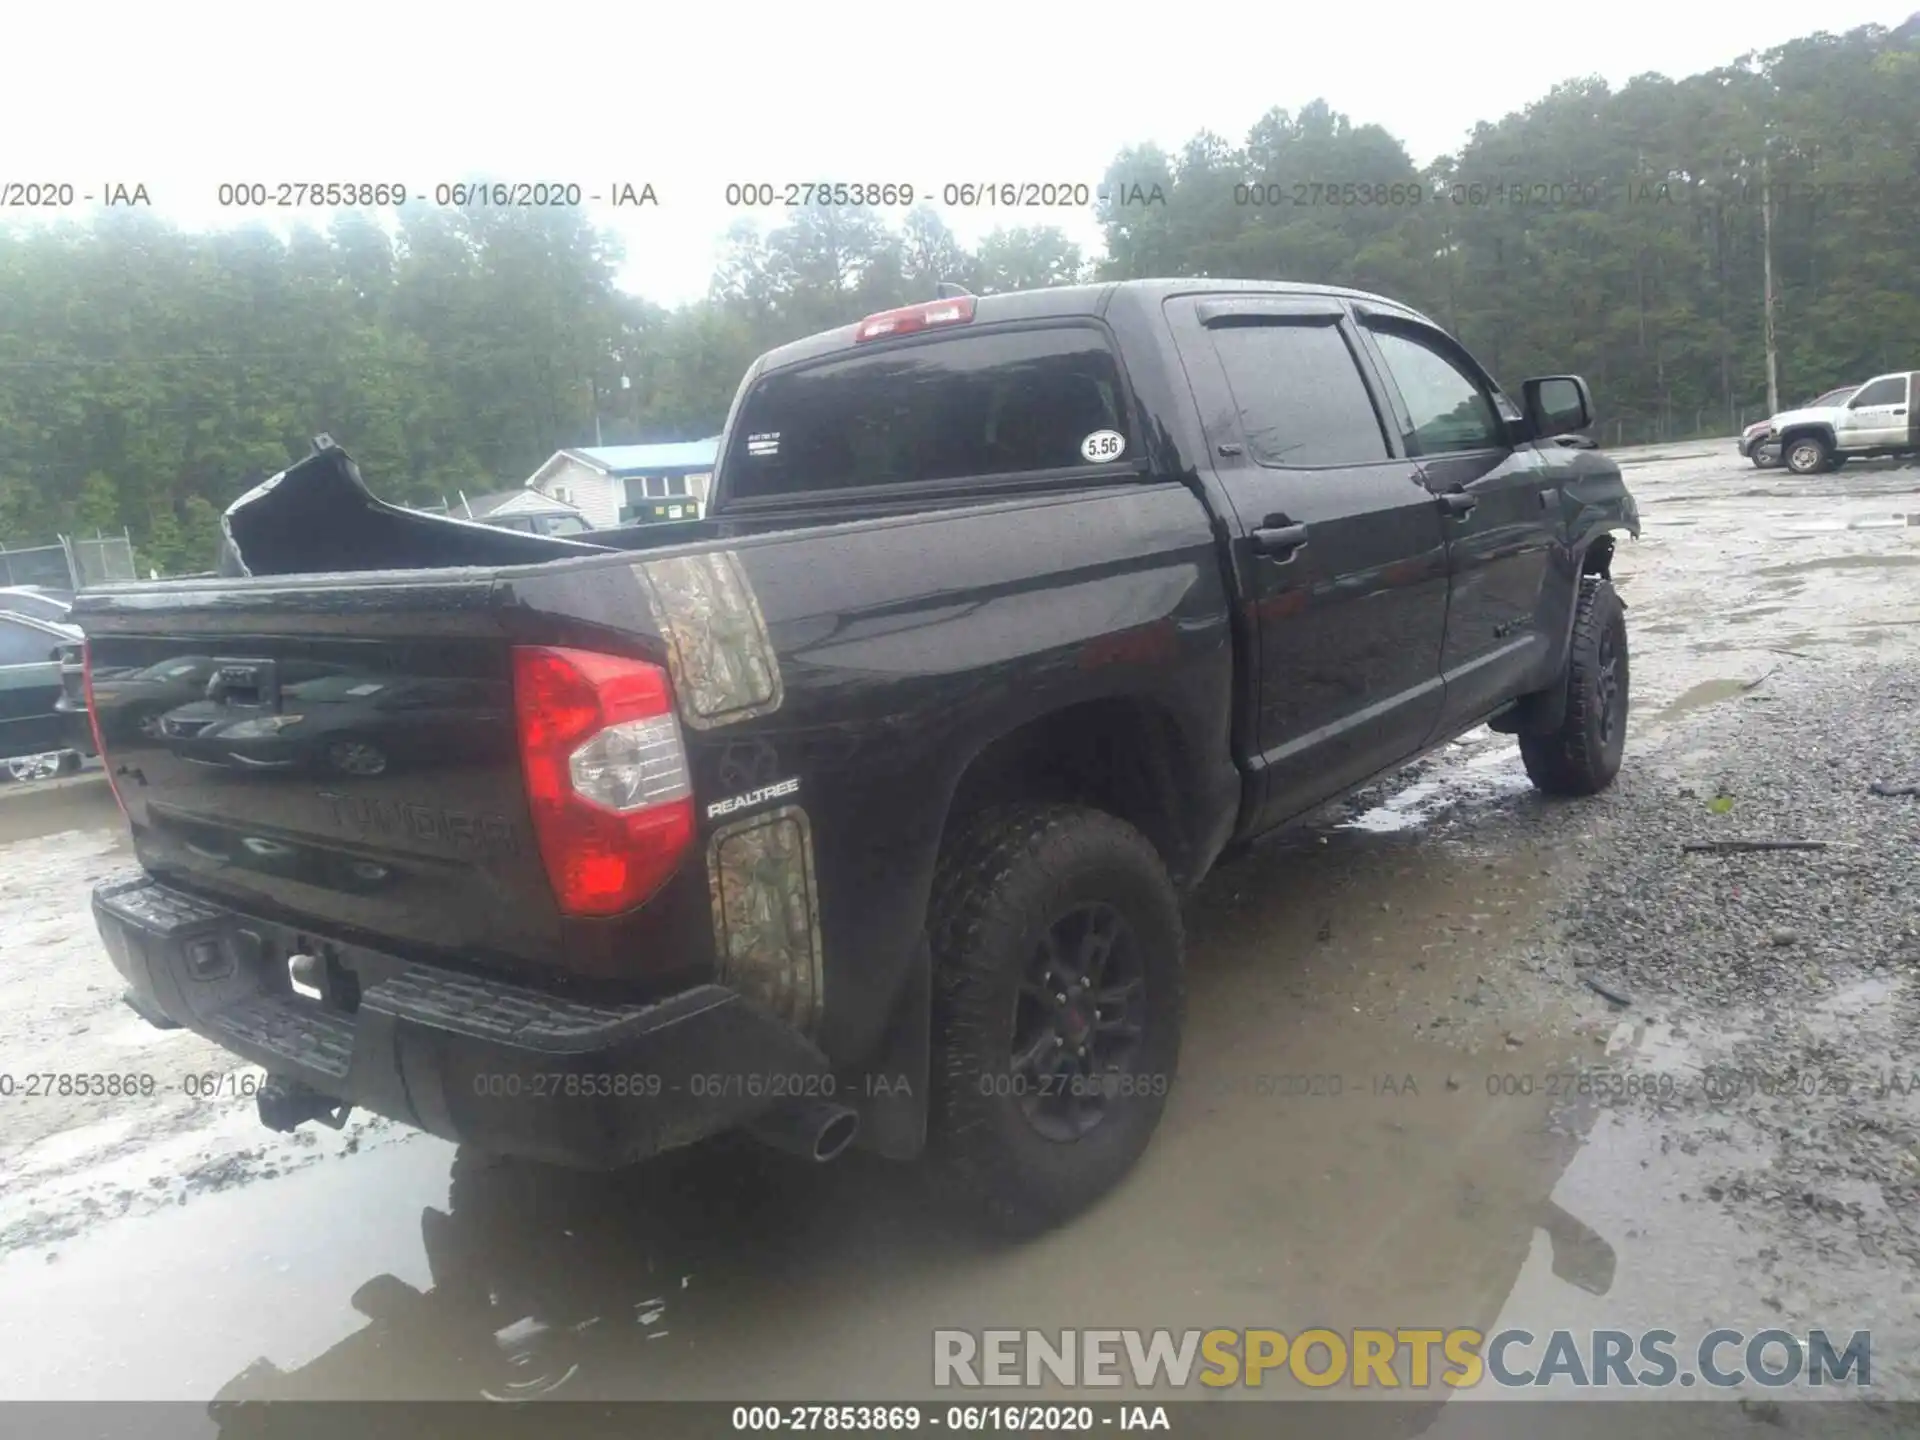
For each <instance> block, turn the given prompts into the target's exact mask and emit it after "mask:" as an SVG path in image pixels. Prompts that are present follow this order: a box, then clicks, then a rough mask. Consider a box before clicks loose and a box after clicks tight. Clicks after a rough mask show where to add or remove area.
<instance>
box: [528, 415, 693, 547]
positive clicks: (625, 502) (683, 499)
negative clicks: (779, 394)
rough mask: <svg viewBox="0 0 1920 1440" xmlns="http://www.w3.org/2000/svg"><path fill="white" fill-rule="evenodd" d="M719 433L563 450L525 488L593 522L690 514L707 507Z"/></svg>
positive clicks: (618, 522) (606, 525)
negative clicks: (701, 437)
mask: <svg viewBox="0 0 1920 1440" xmlns="http://www.w3.org/2000/svg"><path fill="white" fill-rule="evenodd" d="M719 454H720V437H719V436H717V435H715V436H713V437H712V438H711V439H707V440H690V441H687V442H685V443H684V444H677V445H598V446H592V447H588V448H583V449H579V450H562V451H560V452H558V453H557V454H556V455H554V457H553V458H552V459H551V460H549V461H547V463H546V464H544V465H542V466H541V467H540V468H539V469H538V470H536V471H534V472H533V476H532V478H531V479H529V480H528V481H527V488H528V489H530V490H536V491H538V492H539V493H540V494H542V495H545V496H547V497H549V498H550V499H553V500H558V501H559V502H560V503H561V504H563V505H571V506H573V507H575V508H576V509H577V510H579V511H580V513H581V514H583V515H585V516H586V517H587V519H588V520H589V521H591V522H592V523H593V525H594V526H595V527H596V528H600V529H606V528H610V527H612V526H615V525H635V524H641V523H644V522H649V521H660V520H693V519H697V518H699V516H701V515H702V514H704V513H705V512H706V505H707V492H708V488H709V487H710V486H711V485H712V483H713V466H714V461H715V460H716V458H717V457H718V456H719Z"/></svg>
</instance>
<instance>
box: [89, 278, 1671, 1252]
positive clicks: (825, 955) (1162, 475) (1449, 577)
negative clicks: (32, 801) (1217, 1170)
mask: <svg viewBox="0 0 1920 1440" xmlns="http://www.w3.org/2000/svg"><path fill="white" fill-rule="evenodd" d="M1519 396H1520V399H1519V402H1518V403H1517V404H1516V403H1515V402H1514V401H1512V400H1510V399H1509V398H1508V397H1507V396H1506V395H1505V394H1503V393H1502V392H1501V391H1500V389H1499V388H1498V387H1496V386H1495V384H1494V383H1493V381H1492V380H1491V379H1489V378H1488V376H1487V374H1486V372H1485V371H1483V370H1482V369H1481V368H1480V366H1479V365H1478V364H1476V363H1475V361H1474V360H1473V359H1472V358H1471V357H1470V356H1469V355H1468V354H1467V353H1466V352H1465V351H1464V350H1463V349H1462V348H1461V347H1460V346H1459V345H1458V344H1457V343H1456V342H1454V341H1453V340H1452V339H1450V338H1449V337H1448V336H1447V335H1446V334H1444V333H1443V332H1442V331H1441V330H1440V329H1439V328H1437V327H1436V326H1435V325H1434V324H1433V323H1432V322H1430V321H1429V320H1427V319H1425V318H1424V317H1422V316H1421V315H1419V314H1417V313H1415V312H1413V311H1411V310H1409V309H1407V308H1406V307H1404V306H1402V305H1399V304H1396V303H1394V302H1392V301H1389V300H1385V299H1381V298H1379V297H1376V296H1372V295H1366V294H1360V293H1356V292H1352V291H1345V290H1332V289H1325V288H1319V287H1311V286H1301V285H1288V284H1279V283H1238V282H1231V281H1220V280H1206V281H1193V280H1186V281H1173V280H1160V281H1130V282H1125V283H1119V284H1106V285H1098V286H1086V287H1077V288H1063V289H1056V290H1047V291H1039V292H1031V293H1021V294H1009V295H996V296H991V297H987V298H980V299H976V298H974V297H972V296H966V295H955V296H948V297H947V298H944V299H941V300H939V301H935V302H932V303H930V304H924V305H917V306H912V307H908V308H906V309H903V310H898V311H889V312H886V313H884V314H880V315H875V316H872V317H869V318H868V319H866V320H864V321H862V322H861V323H859V324H857V325H850V326H847V327H845V328H843V329H839V330H835V331H832V332H830V333H827V334H822V335H817V336H814V337H812V338H810V339H806V340H802V341H799V342H797V343H795V344H792V345H788V346H785V347H783V348H781V349H779V350H776V351H774V352H772V353H771V354H768V355H766V356H764V357H762V358H761V359H760V360H759V361H757V362H756V363H755V364H754V365H753V367H752V369H751V370H750V371H749V372H748V374H747V375H746V377H745V379H744V381H743V382H742V384H741V386H740V389H739V392H738V394H737V396H736V397H735V400H734V403H733V407H732V412H731V414H730V415H729V417H728V421H727V426H726V432H725V440H724V443H723V446H722V453H721V457H720V461H719V465H718V468H717V471H716V474H715V477H714V491H713V503H712V506H711V508H710V511H709V513H708V514H707V515H706V516H705V517H703V518H701V519H699V520H696V521H691V522H686V523H681V524H666V525H649V526H644V527H633V528H628V529H624V530H611V531H596V532H593V534H592V535H591V536H589V537H585V538H581V539H563V538H559V537H542V536H533V535H520V534H516V533H514V532H510V531H502V530H497V529H489V528H486V527H483V526H478V525H472V524H465V523H462V522H459V521H454V520H448V519H444V518H440V517H434V516H426V515H421V514H417V513H414V512H411V511H406V510H402V509H400V508H398V507H394V506H389V505H386V504H384V503H382V502H380V501H378V500H376V499H375V498H374V497H373V496H372V495H371V494H370V493H369V491H368V490H367V488H366V486H365V485H364V483H363V482H362V481H361V479H360V476H359V473H358V471H357V470H356V468H355V467H354V466H353V464H352V463H351V461H350V460H349V459H348V457H347V456H346V454H345V453H344V452H343V451H341V450H339V449H338V448H334V447H332V445H331V443H330V442H324V441H323V442H321V443H320V444H319V445H318V446H317V448H316V452H315V453H314V454H313V455H312V456H311V457H310V458H308V459H307V460H304V461H302V462H301V463H299V464H297V465H295V466H293V467H292V468H291V469H289V470H287V471H285V472H283V473H282V474H281V475H279V476H276V477H275V478H274V479H272V480H270V481H268V482H266V484H264V485H262V486H260V487H258V488H257V489H256V490H254V491H252V492H250V493H249V494H248V495H246V496H243V497H242V498H241V499H240V500H238V501H236V502H235V503H234V505H233V507H232V508H231V509H230V510H229V511H228V513H227V516H226V519H225V530H226V541H225V554H224V557H223V561H222V565H221V574H220V575H219V576H218V577H217V578H212V579H199V580H190V581H184V582H173V583H165V584H137V585H125V586H118V587H108V588H102V589H99V590H91V591H88V592H87V593H86V594H85V595H83V596H82V597H81V599H80V601H79V604H78V606H77V607H76V612H75V613H76V619H77V620H78V622H79V623H80V624H81V625H82V626H83V627H84V629H85V631H86V634H87V637H88V659H87V674H86V683H87V687H88V699H89V707H90V712H91V714H92V717H93V721H94V724H95V726H96V730H97V740H98V744H99V748H100V750H101V752H102V754H103V756H104V758H105V761H106V765H107V769H108V773H109V775H110V776H111V778H112V780H113V783H114V786H115V789H116V793H117V794H118V796H119V798H120V801H121V803H122V805H123V807H124V809H125V811H126V813H127V817H128V819H129V821H130V822H131V824H132V829H133V839H134V843H135V848H136V850H137V853H138V856H139V860H140V863H141V870H140V872H139V873H137V874H134V875H131V876H129V877H127V878H125V879H122V880H118V881H115V882H113V883H109V884H106V885H104V886H102V887H101V888H100V889H99V890H98V891H97V892H96V893H95V896H94V910H95V914H96V917H97V919H98V922H99V926H100V930H101V934H102V936H103V937H104V939H105V942H106V946H107V949H108V951H109V953H110V954H111V956H112V959H113V962H114V964H115V965H116V966H117V967H118V968H119V970H120V971H121V973H122V974H123V975H124V976H125V977H126V979H127V982H128V984H129V987H130V997H129V998H130V1000H132V1002H133V1003H134V1004H135V1006H136V1008H138V1009H139V1010H141V1012H142V1013H143V1014H146V1015H147V1016H148V1017H149V1018H151V1019H154V1020H155V1021H156V1022H157V1023H171V1024H181V1025H186V1026H188V1027H190V1028H192V1029H194V1030H196V1031H198V1032H200V1033H201V1034H204V1035H207V1036H209V1037H211V1038H213V1039H214V1040H216V1041H217V1042H219V1043H220V1044H222V1045H224V1046H225V1047H227V1048H228V1049H229V1050H231V1051H233V1052H234V1053H236V1054H237V1055H240V1056H243V1057H245V1058H246V1059H248V1060H250V1061H253V1062H256V1063H258V1064H259V1065H262V1066H264V1067H265V1068H266V1070H267V1071H268V1072H269V1079H268V1081H267V1082H266V1084H265V1086H264V1087H263V1089H262V1092H261V1096H260V1110H261V1116H262V1118H263V1119H264V1120H265V1121H266V1122H267V1123H268V1124H270V1125H273V1126H275V1127H277V1128H291V1127H292V1126H294V1125H297V1124H299V1123H302V1122H303V1121H305V1120H309V1119H319V1120H321V1121H323V1122H325V1123H334V1124H337V1123H339V1122H340V1120H341V1119H342V1118H343V1117H344V1115H345V1113H346V1110H347V1108H348V1107H349V1106H351V1105H358V1106H363V1107H366V1108H368V1109H370V1110H373V1111H376V1112H379V1113H381V1114H384V1115H388V1116H392V1117H396V1118H398V1119H400V1120H403V1121H405V1122H407V1123H409V1124H411V1125H414V1126H418V1127H420V1128H423V1129H425V1130H428V1131H431V1132H433V1133H435V1134H438V1135H442V1136H446V1137H449V1138H452V1139H456V1140H459V1141H463V1142H469V1143H471V1144H473V1145H476V1146H478V1147H481V1148H483V1149H488V1150H493V1151H498V1152H502V1153H507V1154H516V1155H521V1156H525V1157H531V1158H537V1159H542V1160H547V1161H553V1162H558V1163H563V1164H572V1165H581V1166H589V1167H611V1166H617V1165H623V1164H627V1163H630V1162H633V1161H637V1160H640V1159H643V1158H645V1157H647V1156H649V1155H651V1154H654V1153H656V1152H658V1151H660V1150H663V1149H666V1148H670V1147H675V1146H680V1145H685V1144H689V1143H692V1142H695V1141H697V1140H700V1139H702V1138H703V1137H706V1136H709V1135H714V1134H717V1133H720V1132H729V1131H739V1130H746V1131H748V1132H750V1133H752V1134H755V1135H757V1136H759V1137H760V1138H762V1139H765V1140H767V1141H769V1142H770V1143H773V1144H776V1145H780V1146H784V1147H786V1148H788V1149H791V1150H795V1151H798V1152H800V1153H802V1154H805V1155H809V1156H811V1157H813V1158H815V1159H827V1158H831V1157H832V1156H833V1155H835V1154H837V1153H839V1152H840V1151H841V1150H842V1149H844V1148H845V1147H846V1146H847V1145H848V1144H849V1143H855V1142H858V1143H860V1144H863V1145H864V1146H866V1147H868V1148H870V1149H872V1150H875V1151H877V1152H879V1153H881V1154H884V1155H887V1156H891V1157H896V1158H902V1159H906V1158H912V1157H916V1156H918V1155H920V1154H922V1153H923V1152H927V1153H928V1154H929V1156H930V1158H932V1159H933V1160H934V1161H935V1162H936V1163H938V1164H939V1165H941V1166H943V1167H944V1173H945V1176H946V1177H947V1178H949V1179H950V1181H951V1184H952V1186H953V1187H954V1188H956V1189H957V1190H959V1191H962V1192H964V1193H966V1194H968V1195H970V1196H972V1197H974V1198H975V1199H976V1200H977V1201H978V1202H979V1203H980V1204H981V1205H982V1206H983V1208H984V1210H985V1212H986V1213H987V1214H989V1215H990V1216H992V1217H994V1218H996V1219H997V1220H999V1221H1000V1222H1001V1223H1003V1224H1005V1225H1008V1226H1011V1227H1014V1228H1032V1227H1035V1226H1040V1225H1045V1224H1048V1223H1051V1222H1053V1221H1057V1220H1058V1219H1060V1218H1062V1217H1064V1216H1066V1215H1068V1214H1070V1213H1071V1212H1073V1211H1074V1210H1076V1209H1078V1208H1079V1207H1081V1206H1083V1205H1085V1204H1086V1203H1088V1202H1089V1201H1090V1200H1091V1199H1092V1198H1094V1197H1095V1196H1097V1195H1098V1194H1100V1193H1101V1192H1103V1191H1104V1190H1105V1189H1107V1188H1108V1187H1110V1186H1111V1185H1112V1184H1113V1183H1115V1182H1116V1181H1117V1180H1118V1178H1119V1177H1120V1176H1121V1175H1122V1174H1123V1173H1124V1172H1125V1171H1126V1170H1127V1168H1128V1167H1129V1166H1130V1165H1131V1164H1132V1163H1133V1161H1134V1160H1135V1159H1136V1158H1137V1157H1138V1155H1139V1154H1140V1153H1141V1151H1142V1150H1143V1149H1144V1148H1145V1146H1146V1144H1147V1142H1148V1139H1149V1137H1150V1135H1151V1133H1152V1131H1153V1129H1154V1127H1155V1125H1156V1124H1157V1123H1158V1120H1159V1117H1160V1114H1161V1111H1162V1109H1163V1107H1164V1105H1165V1101H1166V1096H1167V1093H1168V1090H1169V1088H1170V1086H1171V1085H1172V1083H1173V1081H1174V1077H1175V1074H1176V1071H1177V1061H1178V1051H1179V1044H1180V1029H1181V1019H1182V997H1183V978H1182V975H1183V972H1182V932H1181V914H1180V901H1181V897H1182V896H1183V895H1184V894H1185V893H1186V892H1188V891H1190V890H1191V889H1192V888H1193V887H1194V886H1195V885H1196V884H1197V883H1198V882H1199V881H1200V879H1201V878H1202V877H1203V876H1204V875H1205V874H1206V873H1207V871H1208V869H1209V868H1210V867H1211V866H1212V865H1213V864H1214V863H1215V861H1216V860H1217V859H1218V858H1219V857H1220V856H1221V855H1222V854H1223V853H1224V852H1226V851H1228V850H1229V848H1230V847H1233V846H1235V845H1237V844H1239V843H1241V842H1245V841H1247V840H1249V839H1251V838H1252V837H1254V836H1257V835H1259V834H1261V833H1262V832H1265V831H1269V830H1272V829H1274V828H1275V827H1276V826H1279V825H1282V824H1284V823H1285V822H1287V821H1289V820H1291V819H1293V818H1295V817H1298V816H1301V815H1303V814H1305V813H1306V812H1309V811H1311V810H1313V809H1315V808H1316V807H1318V806H1320V805H1322V804H1323V803H1324V802H1326V801H1328V800H1329V799H1332V798H1334V797H1336V796H1339V795H1341V794H1342V793H1344V792H1346V791H1349V790H1351V789H1353V788H1354V787H1356V786H1358V785H1360V784H1362V783H1364V782H1366V781H1368V780H1369V779H1371V778H1373V777H1375V776H1378V775H1380V774H1382V773H1383V772H1386V771H1389V770H1391V769H1393V768H1395V767H1397V766H1400V765H1402V764H1404V763H1406V762H1408V761H1410V760H1412V759H1414V758H1415V757H1417V756H1419V755H1421V754H1422V753H1423V752H1425V751H1427V750H1430V749H1432V748H1433V747H1435V746H1437V745H1440V744H1442V743H1443V742H1445V741H1446V740H1447V739H1449V738H1450V737H1452V736H1455V735H1457V734H1459V733H1461V732H1463V731H1465V730H1467V729H1469V728H1471V727H1474V726H1477V725H1480V724H1482V723H1486V724H1490V725H1492V726H1493V727H1494V728H1495V729H1497V730H1501V731H1505V732H1509V733H1514V734H1516V735H1517V736H1518V739H1519V745H1520V749H1521V753H1522V755H1523V756H1524V757H1525V763H1526V768H1527V772H1528V774H1529V775H1531V776H1532V778H1533V780H1534V783H1535V784H1536V785H1537V786H1538V787H1539V788H1540V789H1542V790H1544V791H1547V792H1550V793H1556V794H1586V793H1591V792H1594V791H1597V790H1600V789H1601V788H1603V787H1604V786H1606V785H1607V784H1608V783H1609V782H1610V781H1611V780H1612V778H1613V776H1614V774H1615V772H1616V770H1617V769H1618V767H1619V765H1620V759H1621V752H1622V745H1623V741H1624V730H1625V724H1626V718H1627V643H1626V630H1625V623H1624V613H1623V608H1622V604H1621V602H1620V600H1619V598H1618V597H1617V595H1616V594H1615V592H1614V589H1613V587H1612V585H1611V583H1610V581H1609V578H1608V573H1609V565H1610V562H1611V558H1612V555H1613V543H1614V541H1613V535H1614V532H1619V531H1628V532H1631V533H1633V534H1636V535H1637V534H1638V533H1639V518H1638V514H1637V512H1636V509H1635V506H1634V503H1633V500H1632V498H1631V497H1630V496H1629V495H1628V493H1627V491H1626V489H1625V487H1624V486H1623V484H1622V483H1621V477H1620V471H1619V469H1618V467H1617V466H1615V465H1614V464H1613V462H1612V461H1610V460H1609V459H1608V458H1607V457H1606V456H1605V455H1604V454H1603V453H1601V452H1600V451H1599V450H1597V449H1596V448H1595V447H1594V446H1593V444H1592V442H1591V441H1589V440H1587V439H1586V438H1585V437H1583V436H1581V435H1580V434H1579V433H1578V432H1580V431H1581V430H1583V429H1585V428H1587V427H1588V426H1589V425H1590V423H1591V420H1592V400H1591V396H1590V394H1589V391H1588V389H1587V386H1586V385H1585V384H1584V382H1582V381H1581V380H1579V379H1578V378H1576V377H1571V376H1553V377H1547V378H1544V379H1536V380H1529V381H1526V382H1525V383H1524V384H1523V385H1522V386H1521V387H1520V390H1519Z"/></svg>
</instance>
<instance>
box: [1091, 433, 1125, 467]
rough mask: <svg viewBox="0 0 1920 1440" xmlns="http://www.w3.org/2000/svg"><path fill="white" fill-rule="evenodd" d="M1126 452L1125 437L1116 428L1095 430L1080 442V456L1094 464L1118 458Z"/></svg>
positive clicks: (1105, 462)
mask: <svg viewBox="0 0 1920 1440" xmlns="http://www.w3.org/2000/svg"><path fill="white" fill-rule="evenodd" d="M1126 453H1127V437H1126V436H1124V435H1122V434H1121V433H1120V432H1119V431H1118V430H1096V431H1094V432H1093V433H1092V434H1091V435H1089V436H1087V438H1086V439H1084V440H1082V441H1081V442H1080V458H1081V459H1083V460H1091V461H1092V462H1093V463H1094V464H1096V465H1105V464H1107V463H1108V462H1109V461H1112V460H1118V459H1119V458H1120V457H1121V456H1122V455H1124V454H1126Z"/></svg>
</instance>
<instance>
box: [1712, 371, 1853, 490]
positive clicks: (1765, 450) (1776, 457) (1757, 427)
mask: <svg viewBox="0 0 1920 1440" xmlns="http://www.w3.org/2000/svg"><path fill="white" fill-rule="evenodd" d="M1859 388H1860V387H1859V386H1858V385H1842V386H1840V387H1839V388H1838V389H1834V390H1828V391H1826V392H1825V393H1824V394H1821V395H1817V396H1815V397H1814V398H1813V399H1811V400H1809V401H1808V402H1807V403H1806V404H1805V405H1802V406H1799V407H1798V408H1799V409H1802V410H1819V409H1824V408H1826V407H1827V406H1830V405H1844V404H1846V403H1847V401H1848V400H1849V399H1850V398H1851V397H1852V396H1853V394H1854V392H1855V391H1857V390H1858V389H1859ZM1783 413H1785V412H1783ZM1773 422H1774V417H1773V416H1771V415H1769V416H1768V417H1767V418H1766V419H1765V420H1756V421H1754V422H1753V424H1751V425H1749V426H1747V428H1746V429H1744V430H1742V431H1741V432H1740V445H1739V449H1740V455H1741V458H1742V459H1746V460H1751V461H1753V463H1754V467H1755V468H1756V469H1759V470H1766V469H1769V468H1771V467H1772V466H1774V465H1777V464H1779V463H1780V442H1779V441H1778V440H1777V439H1775V438H1774V436H1773Z"/></svg>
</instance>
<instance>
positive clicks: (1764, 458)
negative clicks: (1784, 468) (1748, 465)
mask: <svg viewBox="0 0 1920 1440" xmlns="http://www.w3.org/2000/svg"><path fill="white" fill-rule="evenodd" d="M1747 458H1748V459H1749V460H1751V461H1753V468H1754V469H1756V470H1771V469H1773V467H1774V466H1775V465H1778V464H1779V463H1780V462H1779V461H1778V460H1775V459H1773V458H1771V457H1770V456H1768V455H1767V453H1766V452H1765V451H1763V450H1761V449H1760V448H1759V447H1758V446H1755V447H1754V449H1753V451H1752V453H1751V454H1749V455H1748V456H1747Z"/></svg>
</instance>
